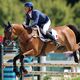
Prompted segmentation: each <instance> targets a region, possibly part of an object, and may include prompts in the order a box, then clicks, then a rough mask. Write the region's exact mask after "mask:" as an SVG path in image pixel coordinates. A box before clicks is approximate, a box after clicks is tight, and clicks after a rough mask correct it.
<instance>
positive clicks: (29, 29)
mask: <svg viewBox="0 0 80 80" xmlns="http://www.w3.org/2000/svg"><path fill="white" fill-rule="evenodd" d="M22 26H23V28H24V29H26V30H27V32H28V33H29V34H31V33H32V28H28V27H25V26H24V25H23V24H22Z"/></svg>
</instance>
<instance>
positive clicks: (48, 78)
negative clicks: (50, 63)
mask: <svg viewBox="0 0 80 80" xmlns="http://www.w3.org/2000/svg"><path fill="white" fill-rule="evenodd" d="M43 80H51V76H48V75H47V76H45V77H44V78H43Z"/></svg>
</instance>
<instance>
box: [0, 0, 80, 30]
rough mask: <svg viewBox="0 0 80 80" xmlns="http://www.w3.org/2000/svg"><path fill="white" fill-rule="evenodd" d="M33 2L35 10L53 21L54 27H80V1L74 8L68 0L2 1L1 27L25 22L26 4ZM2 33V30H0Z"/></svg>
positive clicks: (0, 11)
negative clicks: (5, 24) (8, 23)
mask: <svg viewBox="0 0 80 80" xmlns="http://www.w3.org/2000/svg"><path fill="white" fill-rule="evenodd" d="M26 1H32V2H33V3H34V8H35V9H39V10H40V11H42V12H43V13H45V14H46V15H48V16H49V17H50V19H51V22H52V23H51V24H52V26H57V25H65V24H75V25H77V26H78V27H79V26H80V1H79V3H76V4H75V5H74V6H73V7H71V6H70V5H67V0H5V1H4V0H0V27H1V26H2V24H3V22H8V21H10V22H11V23H23V22H24V19H25V18H24V16H25V14H24V3H23V2H26ZM0 31H1V30H0Z"/></svg>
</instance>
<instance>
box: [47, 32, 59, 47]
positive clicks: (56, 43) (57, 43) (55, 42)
mask: <svg viewBox="0 0 80 80" xmlns="http://www.w3.org/2000/svg"><path fill="white" fill-rule="evenodd" d="M46 36H47V37H48V38H49V39H51V40H52V41H53V43H54V44H55V45H57V46H59V45H60V43H59V42H58V41H57V40H56V39H55V38H54V36H52V34H51V33H50V32H49V31H47V33H46Z"/></svg>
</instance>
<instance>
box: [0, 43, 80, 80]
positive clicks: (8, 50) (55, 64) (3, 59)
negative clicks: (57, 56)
mask: <svg viewBox="0 0 80 80" xmlns="http://www.w3.org/2000/svg"><path fill="white" fill-rule="evenodd" d="M0 53H1V54H0V59H1V60H0V61H1V62H0V65H1V66H0V70H1V75H0V76H2V77H1V80H4V79H3V67H2V66H3V64H4V66H7V67H8V68H9V69H10V67H9V66H13V64H12V63H9V62H8V63H6V61H7V59H13V57H14V56H15V54H13V55H10V54H9V53H18V49H16V48H15V49H13V48H11V47H8V48H5V49H3V45H2V44H0ZM7 53H8V54H9V56H6V55H7ZM4 54H5V55H4ZM3 62H4V63H3ZM18 65H20V64H19V63H18ZM25 66H31V67H32V66H33V67H36V66H37V67H43V66H44V67H77V66H80V64H77V63H73V62H72V61H66V62H65V61H52V62H49V61H48V62H47V63H25ZM11 68H12V67H11ZM10 73H11V71H10ZM28 74H33V75H44V74H46V75H47V74H48V75H54V76H56V75H59V76H60V75H80V72H65V73H64V72H53V71H52V72H51V71H29V73H28ZM9 75H10V74H9ZM14 78H16V77H14ZM22 79H23V76H22V77H21V78H20V79H19V80H22ZM8 80H9V79H8ZM10 80H11V79H10Z"/></svg>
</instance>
